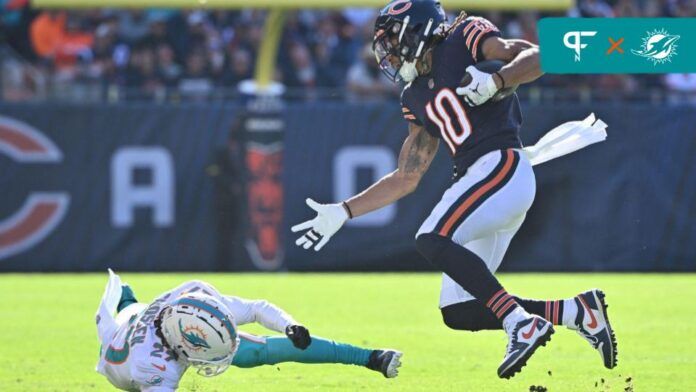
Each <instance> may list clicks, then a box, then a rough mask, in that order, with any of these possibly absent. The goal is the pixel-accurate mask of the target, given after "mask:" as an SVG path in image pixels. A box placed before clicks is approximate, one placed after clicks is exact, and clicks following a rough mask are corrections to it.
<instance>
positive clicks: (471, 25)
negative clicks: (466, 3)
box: [462, 22, 474, 38]
mask: <svg viewBox="0 0 696 392" xmlns="http://www.w3.org/2000/svg"><path fill="white" fill-rule="evenodd" d="M473 27H474V23H473V22H469V24H468V25H466V27H464V29H463V30H462V35H463V36H464V38H466V36H467V34H469V31H471V29H472V28H473Z"/></svg>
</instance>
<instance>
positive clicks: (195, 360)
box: [161, 293, 239, 377]
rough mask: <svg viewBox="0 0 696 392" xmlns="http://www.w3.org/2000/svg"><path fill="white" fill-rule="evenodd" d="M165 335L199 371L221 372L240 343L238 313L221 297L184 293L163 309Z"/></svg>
mask: <svg viewBox="0 0 696 392" xmlns="http://www.w3.org/2000/svg"><path fill="white" fill-rule="evenodd" d="M161 317H162V321H161V326H162V327H161V328H162V335H163V336H164V339H165V340H166V342H167V344H168V345H169V346H170V348H171V349H172V350H174V351H175V352H176V353H177V354H179V355H180V356H182V357H183V358H184V359H185V360H186V361H187V362H188V363H189V364H190V365H191V366H193V367H195V368H197V369H198V374H200V375H202V376H206V377H212V376H217V375H219V374H221V373H223V372H224V371H225V370H227V368H228V367H229V366H230V363H231V362H232V358H233V357H234V354H235V353H236V352H237V348H238V347H239V337H238V336H237V328H236V325H235V322H234V316H233V315H232V313H231V312H230V311H229V309H228V308H227V306H225V304H223V303H222V302H221V301H220V300H218V299H216V298H215V297H212V296H210V295H205V294H202V293H189V294H184V295H182V296H180V297H179V298H177V299H176V300H174V302H173V303H172V304H171V305H169V306H168V307H166V308H165V309H164V310H163V311H162V316H161Z"/></svg>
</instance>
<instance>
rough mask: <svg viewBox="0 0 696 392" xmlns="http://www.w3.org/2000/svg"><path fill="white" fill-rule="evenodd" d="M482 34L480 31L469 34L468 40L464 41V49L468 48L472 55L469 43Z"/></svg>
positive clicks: (476, 30)
mask: <svg viewBox="0 0 696 392" xmlns="http://www.w3.org/2000/svg"><path fill="white" fill-rule="evenodd" d="M481 33H482V30H481V29H475V30H474V31H473V32H472V33H471V34H469V38H467V39H466V47H467V48H469V50H470V51H471V53H474V51H473V49H472V47H471V41H472V40H473V39H474V37H480V36H481Z"/></svg>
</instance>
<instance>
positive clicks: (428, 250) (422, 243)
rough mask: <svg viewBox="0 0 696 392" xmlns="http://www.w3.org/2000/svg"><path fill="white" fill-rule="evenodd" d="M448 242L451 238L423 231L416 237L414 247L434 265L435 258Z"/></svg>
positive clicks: (438, 256)
mask: <svg viewBox="0 0 696 392" xmlns="http://www.w3.org/2000/svg"><path fill="white" fill-rule="evenodd" d="M450 243H452V240H450V239H449V238H447V237H443V236H441V235H439V234H435V233H423V234H420V235H418V237H416V249H418V252H420V254H421V255H423V257H425V258H426V259H427V260H428V261H429V262H430V263H431V264H433V265H435V266H436V267H438V265H437V260H438V259H439V258H440V255H441V254H442V252H443V251H444V250H445V249H446V248H447V245H449V244H450Z"/></svg>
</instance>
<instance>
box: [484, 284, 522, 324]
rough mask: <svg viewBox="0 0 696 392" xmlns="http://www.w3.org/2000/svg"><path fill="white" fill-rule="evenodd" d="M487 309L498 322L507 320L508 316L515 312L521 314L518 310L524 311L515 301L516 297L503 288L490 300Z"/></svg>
mask: <svg viewBox="0 0 696 392" xmlns="http://www.w3.org/2000/svg"><path fill="white" fill-rule="evenodd" d="M486 307H487V308H488V309H490V311H491V312H492V313H493V314H494V315H495V317H497V318H498V320H505V319H506V318H507V316H509V315H510V314H512V313H513V312H517V313H516V314H519V312H518V308H519V309H520V310H523V309H521V308H520V305H519V304H518V303H517V301H516V300H515V297H513V296H512V295H510V294H508V292H507V291H505V289H504V288H501V289H500V290H498V292H496V293H495V294H493V295H492V296H491V297H490V299H489V300H488V301H487V302H486ZM524 313H527V312H524Z"/></svg>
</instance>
